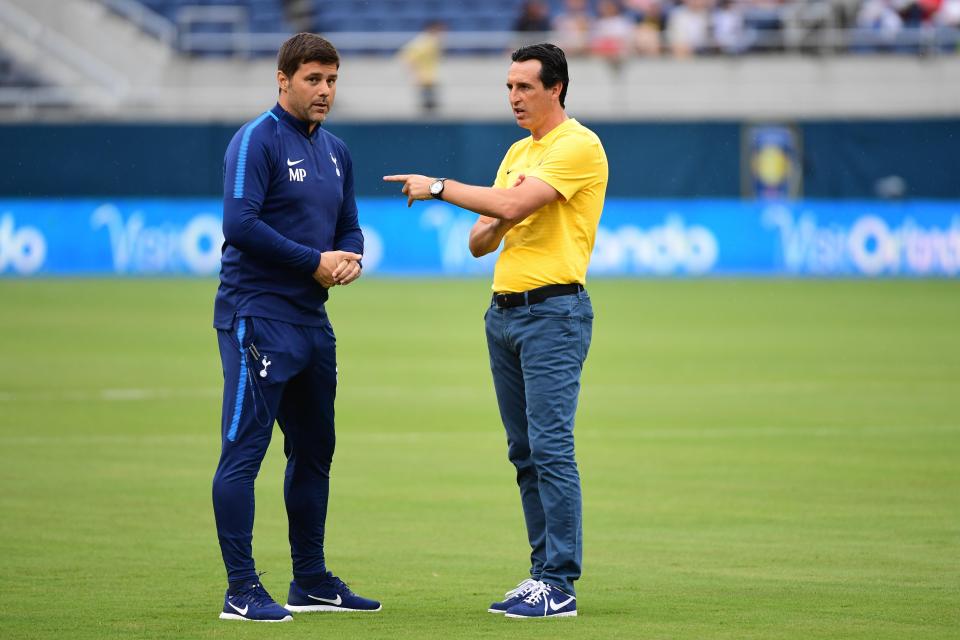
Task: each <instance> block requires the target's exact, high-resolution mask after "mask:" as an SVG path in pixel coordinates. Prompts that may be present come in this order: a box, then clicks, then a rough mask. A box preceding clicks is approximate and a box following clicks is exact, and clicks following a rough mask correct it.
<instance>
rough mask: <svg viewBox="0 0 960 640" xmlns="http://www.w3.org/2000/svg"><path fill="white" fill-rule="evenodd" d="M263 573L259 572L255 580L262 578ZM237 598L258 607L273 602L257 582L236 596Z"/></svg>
mask: <svg viewBox="0 0 960 640" xmlns="http://www.w3.org/2000/svg"><path fill="white" fill-rule="evenodd" d="M264 573H266V572H265V571H261V572H260V573H258V574H257V578H259V577H260V576H262V575H263V574H264ZM236 597H237V598H240V599H242V600H244V601H246V602H249V603H250V604H253V605H256V606H258V607H263V606H266V605H268V604H272V603H273V602H274V600H273V598H272V597H271V596H270V594H269V593H267V590H266V589H265V588H264V586H263V585H262V584H260V583H259V582H257V583H256V584H254V585H251V586H250V588H249V589H247V590H246V591H241V592H240V593H238V594H237V595H236Z"/></svg>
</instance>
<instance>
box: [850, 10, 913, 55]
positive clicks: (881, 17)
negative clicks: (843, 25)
mask: <svg viewBox="0 0 960 640" xmlns="http://www.w3.org/2000/svg"><path fill="white" fill-rule="evenodd" d="M857 26H858V27H859V28H860V29H863V30H865V31H866V32H867V33H869V34H871V37H870V38H869V39H868V48H871V47H870V45H875V44H878V43H879V44H893V42H894V41H895V40H896V38H897V36H898V35H899V34H900V31H901V30H902V29H903V19H902V18H901V17H900V14H899V13H897V11H896V10H895V9H894V8H893V6H892V3H891V0H866V1H865V2H864V3H863V6H862V7H861V8H860V12H859V13H858V14H857Z"/></svg>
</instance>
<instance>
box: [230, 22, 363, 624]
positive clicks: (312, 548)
mask: <svg viewBox="0 0 960 640" xmlns="http://www.w3.org/2000/svg"><path fill="white" fill-rule="evenodd" d="M339 66H340V59H339V56H338V54H337V50H336V49H335V48H334V47H333V45H331V44H330V43H329V42H327V41H326V40H325V39H323V38H321V37H319V36H316V35H313V34H307V33H301V34H298V35H296V36H293V37H292V38H290V39H289V40H287V42H285V43H284V44H283V46H282V47H281V48H280V53H279V55H278V64H277V67H278V71H277V83H278V85H279V90H280V97H279V102H278V104H277V105H276V106H275V107H273V109H271V110H270V111H267V112H266V113H264V114H263V115H261V116H260V117H258V118H256V119H255V120H253V121H252V122H250V123H248V124H246V125H244V126H243V127H242V128H241V129H240V130H239V131H238V132H237V133H236V135H234V137H233V140H231V142H230V145H229V146H228V147H227V153H226V157H225V168H224V198H223V235H224V239H225V242H224V246H223V261H222V268H221V270H220V288H219V290H218V291H217V298H216V303H215V309H214V327H216V329H217V330H218V331H217V334H218V340H219V344H220V358H221V360H222V362H223V376H224V392H223V420H222V441H223V447H222V452H221V455H220V463H219V465H218V467H217V472H216V475H215V476H214V479H213V509H214V514H215V516H216V521H217V535H218V537H219V540H220V549H221V551H222V553H223V561H224V564H225V565H226V569H227V580H228V584H229V588H228V589H227V593H226V596H225V598H224V604H223V611H222V613H221V614H220V617H221V618H223V619H233V620H255V621H263V622H283V621H287V620H292V619H293V618H292V616H291V615H290V612H298V611H344V610H346V611H378V610H379V609H380V603H379V602H376V601H374V600H369V599H366V598H361V597H360V596H357V595H356V594H354V593H352V592H351V591H350V589H349V588H347V586H346V585H345V584H344V583H343V581H341V580H340V579H339V578H337V577H336V576H334V575H332V574H331V573H330V572H329V571H327V568H326V565H325V563H324V555H323V539H324V525H325V521H326V516H327V496H328V493H329V480H330V463H331V460H332V458H333V450H334V442H335V434H334V398H335V396H336V391H337V360H336V338H335V337H334V334H333V329H332V327H331V326H330V321H329V320H328V318H327V313H326V311H325V310H324V303H325V302H326V301H327V290H328V288H329V287H332V286H334V285H346V284H349V283H351V282H353V281H354V280H356V279H357V278H358V277H359V276H360V270H361V265H360V259H361V257H362V256H361V254H362V253H363V234H362V233H361V231H360V225H359V223H358V220H357V205H356V202H355V200H354V194H353V166H352V162H351V159H350V153H349V152H348V151H347V147H346V145H344V144H343V142H342V141H341V140H339V139H338V138H336V137H335V136H333V135H331V134H330V133H328V132H326V131H325V130H323V129H322V128H321V127H320V124H321V123H322V122H323V121H324V119H325V118H326V115H327V113H328V112H329V110H330V107H331V106H332V105H333V100H334V97H335V95H336V81H337V74H338V71H339ZM274 420H276V421H277V422H278V423H279V424H280V428H281V429H282V430H283V435H284V453H285V454H286V456H287V469H286V477H285V481H284V499H285V502H286V507H287V517H288V519H289V526H290V551H291V556H292V558H293V578H294V579H293V581H292V582H291V583H290V592H289V595H288V598H287V604H286V606H285V608H284V607H281V606H280V605H279V604H277V603H276V602H275V601H274V600H273V598H271V597H270V595H269V594H268V593H267V591H266V590H265V589H264V588H263V586H262V585H261V584H260V580H259V578H258V574H257V571H256V565H255V564H254V561H253V555H252V538H253V512H254V480H255V479H256V477H257V473H258V471H259V469H260V463H261V461H262V460H263V457H264V455H265V454H266V451H267V446H268V445H269V444H270V436H271V434H272V431H273V422H274Z"/></svg>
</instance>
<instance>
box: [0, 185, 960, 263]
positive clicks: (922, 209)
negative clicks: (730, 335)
mask: <svg viewBox="0 0 960 640" xmlns="http://www.w3.org/2000/svg"><path fill="white" fill-rule="evenodd" d="M359 206H360V219H361V224H362V225H363V228H364V233H365V236H366V245H367V246H366V251H365V256H364V265H365V270H366V272H367V273H380V274H384V275H448V276H462V275H472V274H480V273H488V272H490V270H491V269H492V266H493V262H494V260H495V256H494V255H490V256H486V257H485V258H483V259H481V260H477V259H475V258H473V257H472V256H471V255H470V254H469V252H468V250H467V235H468V233H469V230H470V227H471V225H472V224H473V221H474V220H475V216H474V215H473V214H470V213H467V212H464V211H462V210H459V209H457V208H456V207H452V206H450V205H448V204H445V203H442V202H427V203H417V204H415V205H414V207H413V208H412V209H408V208H407V207H406V202H405V200H404V199H402V198H396V199H392V198H391V199H383V198H368V199H361V200H360V201H359ZM220 210H221V207H220V201H219V200H218V199H212V198H211V199H176V200H164V199H155V200H146V199H112V200H95V199H84V200H53V199H51V200H36V199H35V200H0V275H3V276H6V277H11V276H31V275H97V274H116V275H177V274H180V275H184V274H193V275H210V274H215V273H216V272H217V271H218V269H219V260H220V244H221V243H222V241H223V236H222V232H221V218H220ZM590 273H591V274H592V275H595V276H602V275H609V276H709V275H801V276H805V275H811V276H867V277H881V276H911V277H912V276H938V277H955V276H957V275H958V274H960V202H956V201H950V202H946V201H912V202H903V203H884V202H874V201H785V202H782V203H755V202H747V201H737V200H633V199H609V200H608V201H607V205H606V207H605V209H604V214H603V219H602V220H601V223H600V229H599V231H598V234H597V243H596V247H595V249H594V253H593V258H592V261H591V266H590Z"/></svg>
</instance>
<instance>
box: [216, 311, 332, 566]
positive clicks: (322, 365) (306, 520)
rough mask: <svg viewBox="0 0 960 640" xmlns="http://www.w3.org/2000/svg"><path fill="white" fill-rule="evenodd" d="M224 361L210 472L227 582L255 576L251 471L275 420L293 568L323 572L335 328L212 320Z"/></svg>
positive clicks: (256, 469)
mask: <svg viewBox="0 0 960 640" xmlns="http://www.w3.org/2000/svg"><path fill="white" fill-rule="evenodd" d="M217 338H218V341H219V343H220V359H221V361H222V363H223V382H224V388H223V419H222V425H221V428H222V442H223V444H222V450H221V454H220V463H219V465H218V466H217V472H216V474H215V475H214V478H213V510H214V515H215V517H216V521H217V536H218V537H219V540H220V550H221V552H222V553H223V562H224V564H225V565H226V569H227V580H228V581H229V582H230V583H234V582H243V581H248V580H255V579H256V575H257V574H256V565H255V564H254V561H253V552H252V541H253V514H254V490H253V486H254V480H255V479H256V477H257V473H258V472H259V471H260V463H261V462H262V461H263V457H264V455H265V454H266V452H267V447H268V446H269V444H270V437H271V435H272V433H273V422H274V420H276V421H277V422H278V423H279V425H280V429H281V430H282V431H283V435H284V443H283V450H284V453H285V455H286V457H287V469H286V477H285V479H284V485H283V495H284V500H285V502H286V507H287V518H288V520H289V527H290V554H291V556H292V558H293V575H294V577H295V578H307V577H312V576H317V575H321V574H323V573H325V571H326V566H325V564H324V556H323V538H324V527H325V522H326V517H327V498H328V495H329V490H330V463H331V461H332V460H333V450H334V446H335V442H336V437H335V434H334V410H333V405H334V399H335V397H336V392H337V359H336V338H335V337H334V334H333V328H332V327H331V326H330V323H329V322H326V323H325V324H324V325H323V326H320V327H309V326H303V325H295V324H289V323H286V322H281V321H278V320H267V319H265V318H252V317H241V318H237V320H236V321H235V323H234V327H233V329H232V330H231V331H224V330H219V331H218V332H217Z"/></svg>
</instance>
